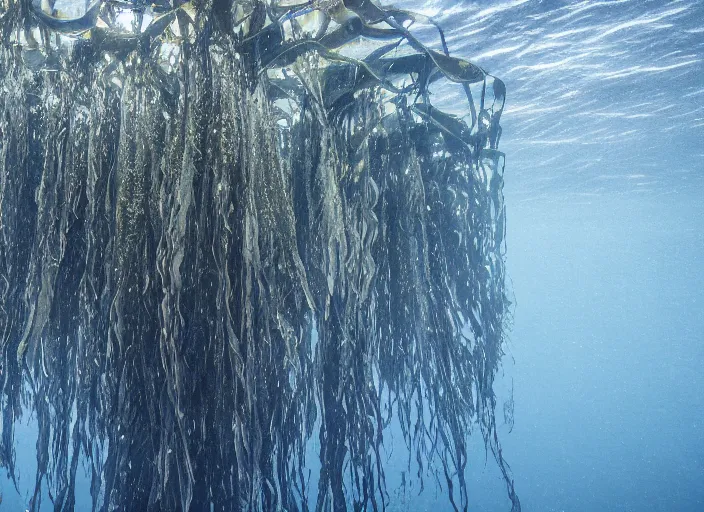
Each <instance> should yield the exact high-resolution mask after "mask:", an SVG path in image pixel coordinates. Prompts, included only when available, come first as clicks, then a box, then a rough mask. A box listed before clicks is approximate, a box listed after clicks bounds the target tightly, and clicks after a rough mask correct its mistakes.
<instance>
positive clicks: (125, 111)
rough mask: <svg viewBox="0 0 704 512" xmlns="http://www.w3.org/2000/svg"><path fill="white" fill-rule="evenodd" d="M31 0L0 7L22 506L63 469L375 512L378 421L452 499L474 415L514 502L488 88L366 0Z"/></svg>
mask: <svg viewBox="0 0 704 512" xmlns="http://www.w3.org/2000/svg"><path fill="white" fill-rule="evenodd" d="M45 4H46V2H43V3H42V5H39V3H32V1H30V0H1V3H0V91H1V94H0V349H1V364H2V373H1V378H0V391H1V394H0V402H1V403H2V422H1V424H0V433H1V436H0V464H1V465H2V466H3V467H5V468H6V469H7V471H8V473H9V475H10V476H11V478H12V479H13V480H15V481H16V478H17V471H16V462H15V452H14V442H15V440H14V425H15V423H16V421H17V420H18V419H19V418H20V416H21V415H22V414H27V413H28V412H31V413H33V414H34V415H35V416H36V419H37V423H38V427H39V437H38V441H37V472H36V475H35V483H34V492H33V496H32V499H31V501H30V505H29V506H30V508H31V509H32V510H39V507H40V506H41V500H42V499H46V497H47V494H46V492H45V491H44V490H46V489H48V491H49V492H48V497H49V499H51V501H52V502H53V506H54V509H55V510H57V511H70V510H73V509H74V506H75V500H76V475H77V471H79V469H78V467H79V461H84V463H85V464H87V466H88V468H89V474H90V478H91V486H90V493H91V497H92V503H93V508H94V509H95V510H105V511H114V510H148V511H173V510H184V511H185V510H209V509H210V507H211V506H212V507H213V509H214V510H252V511H264V510H266V511H268V510H288V511H298V510H316V511H328V510H331V511H343V510H375V511H376V510H384V509H386V508H387V507H388V506H389V504H390V503H391V498H390V493H389V490H388V489H387V484H386V473H385V460H386V451H385V445H384V442H385V439H386V436H387V435H388V430H389V428H390V425H391V424H392V423H393V422H397V424H399V425H400V428H401V430H402V432H403V437H404V440H405V443H406V445H407V448H408V450H409V454H411V458H409V468H410V467H411V466H412V465H413V466H414V467H415V468H416V469H417V471H416V473H417V475H416V476H417V478H418V480H419V481H420V483H421V487H422V485H423V481H424V479H427V478H428V477H429V476H430V475H435V476H439V477H440V478H441V480H442V481H443V483H444V491H445V492H446V494H447V495H448V499H449V500H450V502H451V504H452V506H453V507H454V508H455V510H468V507H469V505H470V502H471V496H469V495H468V492H467V485H466V481H465V476H464V475H465V469H466V466H467V464H468V462H467V461H468V444H467V442H468V436H469V435H470V433H472V431H473V430H475V428H476V427H478V428H479V432H480V433H481V435H482V436H483V438H484V442H485V444H486V446H487V448H488V449H490V450H491V451H492V453H493V455H494V458H495V460H496V462H497V464H498V465H499V468H500V470H501V471H502V474H503V476H504V479H505V482H506V485H507V489H508V496H509V499H510V501H511V503H512V510H513V511H514V512H515V511H520V504H519V500H518V497H517V496H516V493H515V492H514V485H513V479H512V476H511V474H510V471H509V468H508V465H507V464H506V462H505V461H504V459H503V457H502V454H501V448H500V445H499V441H498V437H497V427H496V423H495V418H494V413H495V409H496V399H495V396H494V392H493V381H494V377H495V375H496V372H497V370H498V368H499V365H500V361H501V356H502V345H503V340H504V321H505V316H506V313H507V308H508V301H507V299H506V295H505V291H504V232H505V210H504V205H503V195H502V187H503V165H504V164H503V162H504V159H503V154H502V153H500V152H499V151H498V143H499V139H500V135H501V128H500V126H499V118H500V115H501V112H502V109H503V104H504V100H505V88H504V85H503V83H502V82H501V81H500V80H499V79H498V78H495V77H492V76H491V75H489V74H487V73H486V72H484V71H483V70H482V69H480V68H478V67H477V66H475V65H473V64H471V63H469V62H467V61H465V60H462V59H459V58H456V57H453V56H451V55H450V54H449V52H448V49H447V45H446V44H445V39H444V36H443V34H442V30H441V29H440V28H438V27H437V26H436V25H435V24H434V22H432V20H429V19H427V18H425V17H423V16H420V15H416V14H413V13H411V12H407V11H402V10H398V9H390V8H382V7H380V6H379V5H377V4H375V3H373V2H371V1H369V0H349V1H345V2H342V1H332V2H327V1H326V2H322V1H320V2H318V1H314V2H307V3H301V4H300V5H283V4H277V3H263V2H261V1H259V0H249V1H243V2H239V1H236V0H194V1H192V2H188V3H183V4H180V3H176V4H161V3H146V2H140V1H135V2H122V1H120V2H118V1H110V0H104V1H99V2H97V3H94V4H92V5H91V6H89V8H87V9H86V10H85V11H84V12H82V13H78V14H76V15H75V17H73V18H69V17H67V16H65V15H61V16H60V15H59V14H57V12H56V10H57V8H58V7H57V8H54V7H52V6H48V7H47V5H45ZM57 6H58V4H57ZM423 25H425V26H429V27H431V28H432V29H433V30H435V31H436V33H437V38H438V41H439V43H440V45H439V47H438V48H439V49H434V48H435V47H433V46H426V45H425V44H424V43H422V42H421V41H420V40H418V39H417V38H416V37H415V36H414V35H413V31H414V28H415V27H417V26H423ZM360 42H361V43H362V44H359V43H360ZM453 87H454V89H453ZM437 91H459V93H460V96H459V97H461V98H464V99H465V101H466V104H465V105H464V107H462V110H461V111H460V112H452V111H446V110H443V109H442V108H438V107H436V106H434V105H433V103H432V102H433V100H435V99H437V98H442V94H440V93H439V92H437ZM311 442H314V443H315V444H316V445H318V446H319V450H318V453H317V454H315V455H313V454H312V453H313V452H312V450H311V449H310V446H311ZM312 456H317V457H319V465H320V474H319V478H312V477H311V474H310V471H309V470H308V468H309V467H310V463H311V457H312ZM316 481H317V487H316V488H314V487H313V482H316Z"/></svg>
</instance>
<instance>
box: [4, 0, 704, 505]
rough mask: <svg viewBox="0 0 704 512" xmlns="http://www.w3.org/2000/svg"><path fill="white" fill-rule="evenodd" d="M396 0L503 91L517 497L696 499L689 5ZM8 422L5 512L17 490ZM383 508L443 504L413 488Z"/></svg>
mask: <svg viewBox="0 0 704 512" xmlns="http://www.w3.org/2000/svg"><path fill="white" fill-rule="evenodd" d="M401 6H402V7H406V8H409V9H412V10H415V11H422V12H424V13H426V14H428V15H433V16H435V17H436V18H437V19H438V21H439V22H440V24H441V25H442V26H444V27H445V28H446V35H447V39H448V43H449V46H450V48H451V50H452V51H453V53H455V54H457V55H462V56H464V57H469V58H471V59H473V61H474V62H476V63H477V64H479V65H481V66H482V67H484V68H485V69H487V70H489V71H490V72H491V73H492V74H495V75H496V76H499V77H501V78H502V79H503V80H504V81H505V82H506V85H507V90H508V97H507V98H508V102H507V108H506V110H505V113H504V116H503V118H502V125H503V129H504V131H503V137H502V140H501V149H502V150H503V151H505V152H506V155H507V167H506V176H505V180H506V188H505V195H506V204H507V210H508V235H507V241H508V242H507V243H508V252H507V268H508V274H509V277H510V287H511V291H512V293H513V295H514V296H515V299H514V303H515V304H514V318H513V329H512V331H511V334H510V340H509V344H508V346H507V356H506V358H505V361H504V372H503V375H501V376H500V377H499V379H498V382H497V392H498V394H499V398H500V400H499V403H501V401H502V399H505V398H506V397H507V396H508V391H509V390H510V389H511V387H513V392H514V399H515V425H514V428H513V429H512V431H509V428H508V426H506V425H504V426H502V427H500V429H499V433H500V436H501V440H502V444H503V448H504V456H505V457H506V459H507V460H508V462H509V463H510V465H511V467H512V469H513V474H514V478H515V481H516V490H517V492H518V494H519V496H520V498H521V502H522V505H523V510H524V511H527V512H533V511H534V512H543V511H565V512H579V511H682V512H690V511H691V512H695V511H702V510H704V485H702V481H704V436H703V435H702V429H703V428H704V375H703V367H704V314H703V313H702V311H703V310H704V234H703V233H704V229H703V228H704V205H703V204H702V200H701V198H702V197H704V196H703V192H704V2H701V1H697V0H690V1H670V2H667V1H656V0H622V1H616V0H614V1H601V2H598V1H581V2H578V1H572V2H570V1H548V0H545V1H539V0H514V1H506V2H501V1H480V2H451V1H449V0H443V1H439V2H417V1H415V2H406V3H403V4H401ZM498 416H499V419H501V414H500V412H499V414H498ZM22 422H23V424H28V423H29V424H30V425H29V426H27V427H23V428H22V429H21V430H19V429H18V431H17V441H18V446H17V456H18V457H17V459H18V464H19V465H20V466H22V468H23V471H22V480H21V488H22V490H21V493H20V495H17V494H16V493H15V491H14V490H12V488H11V485H10V484H9V482H8V481H7V480H3V493H4V502H3V505H4V506H5V508H6V509H7V510H23V509H24V508H23V507H24V506H26V502H25V501H24V494H23V493H25V492H26V489H29V488H30V487H31V486H32V485H33V468H34V465H35V464H36V463H35V462H34V455H35V454H34V442H35V438H34V437H33V436H34V435H36V433H34V431H33V429H32V427H31V421H30V420H29V419H28V418H24V419H23V421H22ZM473 460H474V464H473V465H472V467H471V468H470V470H469V477H470V479H471V482H470V490H471V492H472V495H473V498H472V499H471V501H473V502H474V503H476V507H475V508H474V509H473V510H477V511H480V510H484V511H495V510H497V511H498V510H509V508H510V507H509V502H508V500H507V499H506V493H505V488H504V484H503V482H502V481H501V479H500V475H499V473H498V470H497V469H496V467H495V464H494V463H493V461H492V460H491V456H489V459H488V461H486V462H485V454H484V451H483V447H482V446H481V443H477V446H476V451H475V453H474V459H473ZM398 467H399V468H400V466H398ZM79 473H80V472H79ZM84 485H86V487H85V493H81V492H78V493H77V495H78V506H77V510H85V509H86V508H85V507H87V506H88V504H89V499H88V488H87V483H86V482H84ZM83 498H84V499H83ZM44 505H45V507H46V508H47V509H50V507H49V504H48V503H47V502H45V503H44ZM395 506H396V509H399V510H403V509H407V510H424V509H427V510H433V511H434V512H444V511H445V510H450V507H449V504H447V502H446V501H445V499H444V498H443V497H442V496H438V495H437V494H436V493H435V492H433V490H432V489H429V490H428V491H426V493H424V494H423V495H422V496H421V497H416V496H415V495H414V494H413V495H411V496H406V497H403V499H401V498H399V499H398V500H397V501H396V503H395Z"/></svg>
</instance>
